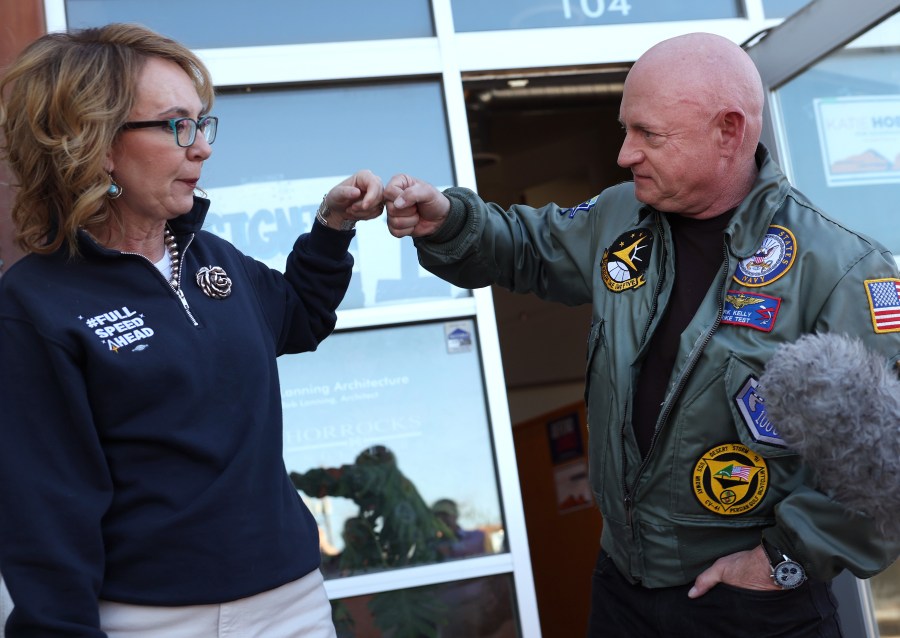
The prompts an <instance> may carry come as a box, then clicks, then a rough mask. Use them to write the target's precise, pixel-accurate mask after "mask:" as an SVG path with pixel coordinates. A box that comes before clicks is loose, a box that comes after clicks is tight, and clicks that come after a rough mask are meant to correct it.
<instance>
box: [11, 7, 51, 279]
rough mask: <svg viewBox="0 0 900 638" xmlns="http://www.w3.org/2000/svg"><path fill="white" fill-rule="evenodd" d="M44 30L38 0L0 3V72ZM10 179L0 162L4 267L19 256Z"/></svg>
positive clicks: (42, 9) (42, 16)
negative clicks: (12, 221) (14, 229)
mask: <svg viewBox="0 0 900 638" xmlns="http://www.w3.org/2000/svg"><path fill="white" fill-rule="evenodd" d="M45 32H46V26H45V22H44V4H43V2H41V0H15V2H0V73H2V69H4V68H5V67H6V66H7V65H8V64H9V63H10V62H12V60H13V59H14V58H15V57H16V55H18V53H19V52H20V51H21V50H22V49H23V48H25V46H27V45H28V44H29V43H30V42H31V41H33V40H34V39H35V38H37V37H39V36H41V35H43V34H44V33H45ZM11 180H12V177H11V175H10V174H9V170H8V169H7V167H6V165H5V164H4V163H3V162H0V259H2V260H3V263H4V266H3V267H4V268H9V266H11V265H12V263H13V262H14V261H15V260H17V259H18V258H19V257H21V256H22V253H21V251H19V249H18V248H16V247H15V245H14V244H13V229H12V223H11V221H10V218H9V211H10V207H11V206H12V192H11V189H10V187H9V184H10V181H11Z"/></svg>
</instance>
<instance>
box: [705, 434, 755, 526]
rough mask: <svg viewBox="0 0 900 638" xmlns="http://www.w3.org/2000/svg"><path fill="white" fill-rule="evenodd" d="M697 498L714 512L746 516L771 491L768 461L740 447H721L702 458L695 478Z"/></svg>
mask: <svg viewBox="0 0 900 638" xmlns="http://www.w3.org/2000/svg"><path fill="white" fill-rule="evenodd" d="M692 484H693V489H694V496H696V497H697V500H698V501H700V504H701V505H702V506H703V507H705V508H706V509H708V510H709V511H711V512H715V513H716V514H721V515H723V516H735V515H737V514H745V513H746V512H749V511H751V510H753V509H756V507H757V506H758V505H759V504H760V503H761V502H762V500H763V497H765V495H766V491H767V490H768V489H769V468H768V466H767V465H766V461H765V459H763V458H762V457H761V456H760V455H758V454H756V453H755V452H753V451H752V450H750V448H748V447H746V446H743V445H741V444H739V443H725V444H723V445H717V446H716V447H714V448H712V449H711V450H709V451H708V452H706V454H704V455H703V456H701V457H700V459H699V460H698V461H697V465H695V466H694V473H693V477H692Z"/></svg>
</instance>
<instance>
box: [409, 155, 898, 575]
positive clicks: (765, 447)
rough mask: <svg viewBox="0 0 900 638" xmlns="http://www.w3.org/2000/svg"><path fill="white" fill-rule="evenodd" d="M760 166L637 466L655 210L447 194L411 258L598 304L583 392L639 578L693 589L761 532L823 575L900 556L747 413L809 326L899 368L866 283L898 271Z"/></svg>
mask: <svg viewBox="0 0 900 638" xmlns="http://www.w3.org/2000/svg"><path fill="white" fill-rule="evenodd" d="M757 164H758V166H759V176H758V178H757V180H756V183H755V184H754V186H753V189H752V190H751V192H750V193H749V194H748V195H747V197H746V198H745V199H744V200H743V202H741V204H740V205H739V206H738V207H737V209H736V211H735V213H734V215H733V217H732V219H731V221H730V222H729V225H728V227H727V229H726V231H725V242H724V245H723V246H722V254H723V258H724V259H723V263H722V267H721V271H720V273H719V274H718V275H717V276H716V278H715V280H714V282H713V284H712V286H711V287H710V289H709V290H708V291H707V293H706V296H705V298H704V300H703V301H702V303H701V305H700V307H699V309H698V310H697V312H696V314H695V315H694V317H693V319H692V320H691V322H690V324H689V325H688V327H687V328H686V330H685V331H684V333H683V334H682V336H681V341H680V346H679V351H678V356H677V360H676V364H675V369H674V370H673V371H672V376H671V381H670V385H669V388H668V390H667V394H666V398H665V401H664V404H663V406H662V410H661V412H660V417H659V420H658V422H657V426H656V433H655V435H654V438H653V442H652V445H651V448H650V451H649V452H648V454H647V456H646V459H643V460H642V459H641V456H640V453H639V451H638V446H637V442H636V440H635V437H634V434H633V430H632V424H631V414H632V412H633V410H632V401H633V400H634V397H633V394H634V387H635V383H636V375H637V372H638V371H639V369H640V364H641V361H642V359H643V357H644V356H645V354H646V349H647V346H648V343H649V342H650V337H651V336H652V334H653V332H654V330H655V329H656V327H657V325H658V324H659V321H660V318H661V317H662V315H663V311H664V309H665V307H666V305H667V303H668V301H669V296H670V294H671V290H672V283H673V272H674V262H673V247H672V238H671V233H670V230H669V226H668V223H667V221H666V215H665V214H661V213H659V212H657V211H654V210H653V209H651V208H649V207H647V206H644V205H642V204H641V203H640V202H638V201H637V200H636V199H635V197H634V187H633V185H632V184H631V183H623V184H619V185H617V186H613V187H611V188H609V189H607V190H605V191H603V192H602V193H601V194H600V195H598V196H597V197H595V198H593V199H591V200H590V201H588V202H585V203H583V204H581V205H580V206H577V207H575V208H561V207H559V206H557V205H555V204H549V205H547V206H544V207H542V208H537V209H535V208H530V207H528V206H521V205H516V206H513V207H511V208H510V209H509V210H503V209H502V208H501V207H499V206H497V205H496V204H491V203H486V202H484V201H482V200H481V199H480V198H479V197H478V196H477V195H476V194H475V193H473V192H472V191H470V190H467V189H463V188H450V189H447V190H446V191H445V195H446V196H447V197H448V198H449V199H450V202H451V211H450V216H449V217H448V219H447V221H446V222H445V223H444V225H443V226H442V227H441V228H440V229H439V230H438V232H436V233H435V234H433V235H430V236H427V237H421V238H417V239H416V241H415V243H416V247H417V249H418V251H419V260H420V263H421V264H422V265H423V266H424V267H425V268H426V269H428V270H429V271H430V272H432V273H434V274H436V275H437V276H439V277H441V278H443V279H446V280H448V281H450V282H452V283H453V284H455V285H457V286H460V287H465V288H480V287H482V286H486V285H490V284H498V285H500V286H503V287H505V288H507V289H509V290H512V291H514V292H520V293H529V292H530V293H534V294H536V295H538V296H539V297H541V298H543V299H546V300H550V301H556V302H561V303H564V304H567V305H579V304H585V303H591V304H592V305H593V322H592V327H591V331H590V337H589V341H588V361H587V380H586V389H585V399H586V402H587V408H588V423H589V428H590V430H589V431H590V441H589V450H590V476H591V485H592V489H593V492H594V496H595V498H596V501H597V503H598V505H599V507H600V510H601V513H602V515H603V532H602V539H601V544H602V546H603V548H604V549H605V550H606V551H607V552H609V554H610V555H611V557H612V559H613V560H614V561H615V564H616V565H617V567H618V568H619V570H620V571H621V572H622V573H623V574H624V575H625V576H626V577H627V578H628V579H629V580H631V581H632V582H640V583H642V584H643V585H645V586H647V587H668V586H676V585H682V584H686V583H689V582H692V581H693V580H694V579H695V578H696V576H697V575H698V574H699V573H700V572H701V571H703V570H704V569H706V568H708V567H709V566H710V565H712V563H713V562H714V561H715V560H716V559H718V558H720V557H722V556H725V555H728V554H731V553H734V552H737V551H741V550H748V549H752V548H753V547H754V546H756V545H758V544H759V542H760V538H761V535H762V534H763V533H764V534H765V536H766V538H767V539H768V540H769V541H770V542H772V543H773V544H775V545H776V546H777V547H779V548H781V549H782V550H784V551H785V552H786V553H787V554H788V555H789V556H791V558H793V559H795V560H798V561H799V562H801V563H802V564H803V565H804V566H805V567H806V569H807V573H808V574H809V576H810V577H811V578H816V579H823V580H824V579H830V578H832V577H834V576H835V575H836V574H837V573H839V572H840V571H841V570H842V569H844V568H847V569H849V570H850V571H851V572H853V573H854V574H855V575H856V576H858V577H860V578H867V577H869V576H872V575H874V574H876V573H878V572H879V571H881V570H883V569H885V568H886V567H887V566H888V565H890V563H891V562H892V561H893V560H894V559H895V558H896V557H897V555H898V553H900V547H898V545H897V544H896V543H894V542H888V541H887V540H885V539H884V538H880V537H879V534H878V533H877V532H876V531H875V526H874V524H873V522H872V520H871V519H869V518H868V517H866V516H864V515H862V514H860V513H858V512H854V511H850V510H848V509H847V508H845V507H843V506H842V505H841V504H839V503H838V502H836V501H834V500H833V499H831V498H829V497H828V496H827V495H826V494H824V493H821V492H819V491H817V490H816V489H815V488H814V483H813V477H812V474H811V471H810V470H809V469H808V468H807V467H806V466H804V465H803V464H802V463H801V462H800V459H799V457H798V456H797V455H796V454H794V453H793V452H791V451H790V450H789V449H786V447H784V445H783V442H780V441H779V440H778V439H777V437H775V438H773V437H772V432H771V424H769V423H766V422H765V419H763V420H762V421H760V422H756V423H754V422H753V419H752V418H750V417H748V416H747V413H749V414H751V415H752V408H753V407H754V406H748V403H747V402H748V401H749V400H752V398H753V397H752V388H751V386H750V385H748V384H750V383H752V380H755V379H758V378H759V376H760V375H761V373H762V371H763V367H764V365H765V363H766V361H767V360H768V359H769V358H770V356H771V355H772V352H773V351H774V350H775V348H776V347H777V346H779V345H780V344H782V343H786V342H792V341H795V340H796V339H797V338H799V337H800V336H802V335H804V334H807V333H812V332H842V333H846V334H849V335H852V336H857V337H859V338H860V339H861V340H862V341H863V342H864V344H865V345H866V346H867V347H869V348H872V349H873V350H875V351H878V352H881V353H883V354H884V355H885V356H886V358H887V360H888V361H889V362H890V363H891V364H896V363H897V361H898V360H900V331H893V332H891V331H888V332H884V331H881V332H876V326H875V322H874V315H873V312H872V309H871V307H870V302H869V299H868V296H867V292H866V286H867V284H866V282H867V281H873V280H879V279H891V278H898V276H900V275H898V270H897V264H896V262H895V260H894V258H893V256H892V255H891V253H890V252H889V251H888V250H887V249H885V248H884V247H882V246H880V245H879V244H877V243H876V242H874V241H872V240H871V239H869V238H866V237H864V236H861V235H860V234H858V233H855V232H854V231H852V230H849V229H847V228H846V227H844V226H843V225H841V224H840V223H839V222H837V221H835V220H833V219H831V218H830V217H828V216H827V215H825V214H824V213H822V212H821V211H820V210H819V209H818V208H816V207H815V206H814V205H812V204H811V203H810V202H809V201H808V200H807V199H806V198H805V197H804V196H803V195H802V194H801V193H799V192H798V191H796V190H794V189H793V188H792V187H791V186H790V184H789V183H788V181H787V179H786V178H785V176H784V175H783V174H782V172H781V170H780V169H779V167H778V166H777V164H776V163H775V162H774V161H773V160H772V159H771V157H770V156H769V153H768V151H767V150H766V149H765V148H764V147H762V146H760V147H759V149H758V151H757ZM742 403H743V405H744V408H743V409H742V407H741V404H742ZM748 407H749V408H750V410H748ZM838 443H839V442H838ZM860 462H861V463H865V462H866V459H860ZM872 488H873V489H878V487H877V486H872ZM763 530H765V532H763Z"/></svg>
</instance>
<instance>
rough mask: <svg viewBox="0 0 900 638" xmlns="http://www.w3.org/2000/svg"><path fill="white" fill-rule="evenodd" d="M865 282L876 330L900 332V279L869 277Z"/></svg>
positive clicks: (873, 324)
mask: <svg viewBox="0 0 900 638" xmlns="http://www.w3.org/2000/svg"><path fill="white" fill-rule="evenodd" d="M865 284H866V295H868V297H869V312H870V313H871V315H872V327H873V328H875V332H900V279H867V280H866V281H865Z"/></svg>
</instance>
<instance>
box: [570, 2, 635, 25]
mask: <svg viewBox="0 0 900 638" xmlns="http://www.w3.org/2000/svg"><path fill="white" fill-rule="evenodd" d="M576 2H577V3H578V4H579V5H581V12H582V13H583V14H584V15H585V17H588V18H599V17H600V16H602V15H603V14H604V12H606V11H610V12H612V11H618V12H619V13H621V14H622V15H623V16H627V15H628V12H629V11H631V5H630V4H629V3H628V0H609V2H608V3H607V1H606V0H562V6H563V15H564V16H565V18H566V19H567V20H569V19H571V18H572V5H573V4H575V3H576Z"/></svg>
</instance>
